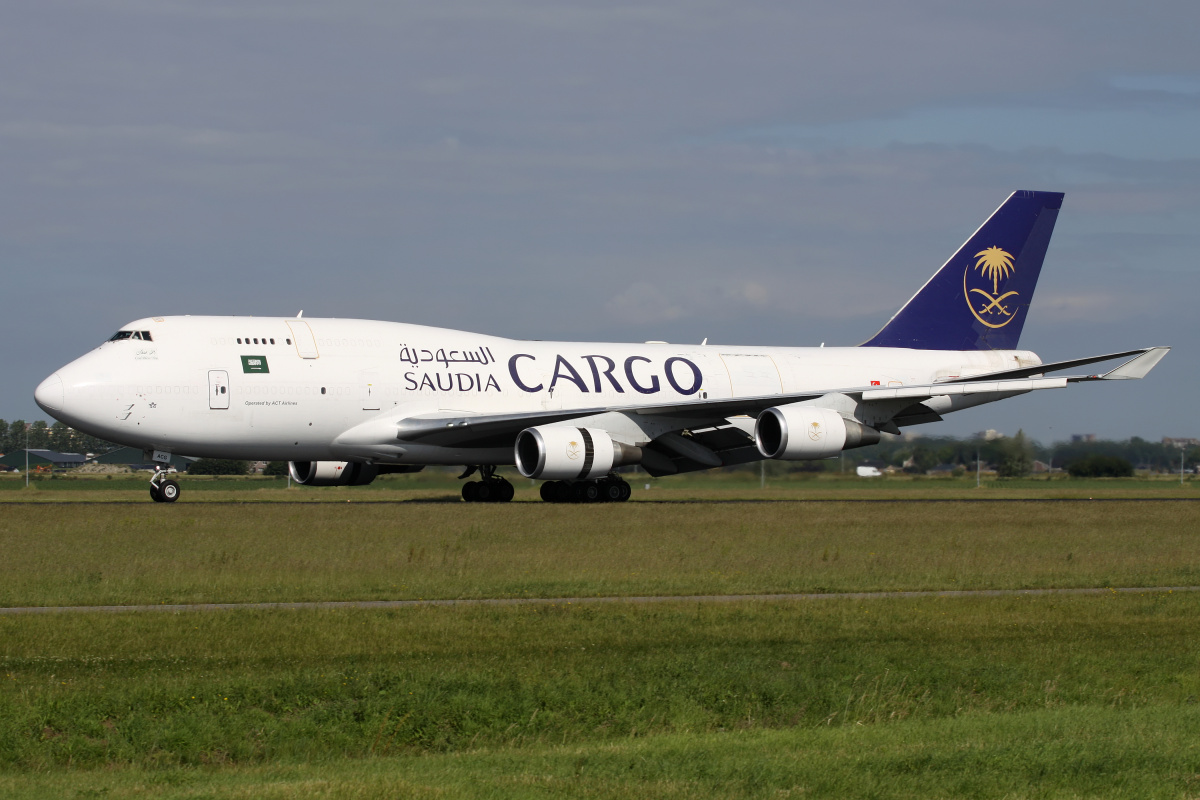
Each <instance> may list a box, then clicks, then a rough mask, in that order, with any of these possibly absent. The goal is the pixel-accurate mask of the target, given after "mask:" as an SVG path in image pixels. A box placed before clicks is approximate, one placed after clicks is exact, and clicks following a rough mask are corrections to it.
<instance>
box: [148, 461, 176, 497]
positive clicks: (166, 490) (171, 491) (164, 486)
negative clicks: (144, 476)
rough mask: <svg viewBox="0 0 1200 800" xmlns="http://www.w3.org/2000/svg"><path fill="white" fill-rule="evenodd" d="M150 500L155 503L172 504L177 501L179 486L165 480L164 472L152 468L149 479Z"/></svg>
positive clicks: (165, 474)
mask: <svg viewBox="0 0 1200 800" xmlns="http://www.w3.org/2000/svg"><path fill="white" fill-rule="evenodd" d="M150 499H151V500H153V501H154V502H156V503H174V502H175V501H176V500H178V499H179V484H178V483H176V482H175V481H172V480H167V473H166V470H162V469H159V468H158V467H155V468H154V475H153V476H151V478H150Z"/></svg>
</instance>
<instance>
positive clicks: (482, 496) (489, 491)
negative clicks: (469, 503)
mask: <svg viewBox="0 0 1200 800" xmlns="http://www.w3.org/2000/svg"><path fill="white" fill-rule="evenodd" d="M495 499H496V487H495V484H494V483H493V482H492V481H480V482H479V483H478V484H476V485H475V502H477V503H490V502H492V501H493V500H495Z"/></svg>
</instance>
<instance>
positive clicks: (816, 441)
mask: <svg viewBox="0 0 1200 800" xmlns="http://www.w3.org/2000/svg"><path fill="white" fill-rule="evenodd" d="M878 441H879V431H877V430H875V429H874V428H871V427H868V426H866V425H863V424H861V423H859V422H856V421H855V420H852V419H844V418H843V417H842V415H841V414H839V413H837V412H836V411H834V410H833V409H829V408H818V407H816V406H806V405H802V404H799V403H790V404H788V405H786V406H775V407H774V408H768V409H767V410H766V411H764V412H762V413H761V414H759V415H758V421H757V422H756V423H755V424H754V442H755V444H757V445H758V452H760V453H762V454H763V456H764V457H765V458H778V459H781V460H784V461H812V460H816V459H820V458H829V457H830V456H832V455H835V454H837V453H840V452H841V451H843V450H849V449H851V448H854V447H863V446H865V445H869V444H875V443H876V442H878Z"/></svg>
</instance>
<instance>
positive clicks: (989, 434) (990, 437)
mask: <svg viewBox="0 0 1200 800" xmlns="http://www.w3.org/2000/svg"><path fill="white" fill-rule="evenodd" d="M975 438H976V439H983V440H984V441H985V442H994V441H996V440H997V439H1003V438H1004V434H1003V433H1001V432H1000V431H997V430H993V429H991V428H988V429H987V430H986V431H979V432H978V433H976V434H975Z"/></svg>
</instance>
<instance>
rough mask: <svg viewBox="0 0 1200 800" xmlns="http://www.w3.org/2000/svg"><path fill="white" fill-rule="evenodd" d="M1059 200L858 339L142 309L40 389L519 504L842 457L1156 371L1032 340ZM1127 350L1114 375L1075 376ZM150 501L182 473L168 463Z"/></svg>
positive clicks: (169, 495) (303, 462) (86, 413)
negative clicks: (634, 333) (649, 338)
mask: <svg viewBox="0 0 1200 800" xmlns="http://www.w3.org/2000/svg"><path fill="white" fill-rule="evenodd" d="M1062 199H1063V195H1062V194H1060V193H1056V192H1034V191H1019V192H1015V193H1013V194H1012V195H1011V196H1010V197H1009V198H1008V199H1007V200H1006V201H1005V202H1004V204H1003V205H1001V206H1000V208H999V209H997V210H996V211H995V212H994V213H993V214H992V215H991V217H989V218H988V220H987V221H986V222H985V223H984V224H983V225H982V226H981V227H980V228H979V230H977V231H976V232H975V233H974V234H972V235H971V237H970V238H969V239H968V240H967V242H966V243H965V244H964V245H963V246H962V247H961V248H959V250H958V251H957V252H956V253H955V254H954V255H953V256H951V257H950V260H949V261H947V262H946V263H945V265H944V266H942V268H941V269H939V270H938V271H937V273H936V274H934V276H933V277H932V278H930V279H929V281H928V282H927V283H926V284H925V285H924V286H923V287H922V288H921V289H920V291H918V292H917V293H916V295H914V296H913V297H912V299H911V300H909V301H908V303H906V304H905V305H904V307H903V308H901V309H900V311H899V312H897V313H896V315H895V316H894V317H892V319H891V320H890V321H889V322H888V323H887V324H886V325H885V326H884V327H883V329H882V330H880V331H879V333H877V334H875V335H874V336H873V337H871V338H870V339H869V340H868V341H866V342H864V343H863V344H861V345H859V346H857V347H818V348H813V347H733V346H727V345H709V344H706V343H704V344H700V345H677V344H666V343H660V342H648V343H645V344H623V343H579V342H533V341H521V340H514V339H505V338H499V337H495V336H486V335H483V334H478V333H468V332H464V331H458V330H449V329H444V328H430V327H425V326H421V325H407V324H404V323H398V322H376V321H368V320H345V319H312V318H305V317H303V316H302V315H298V316H297V317H295V318H279V317H204V316H182V317H179V316H176V317H147V318H145V319H140V320H137V321H135V322H131V323H129V324H128V325H125V326H124V327H122V328H121V329H120V330H119V331H117V333H116V334H114V335H113V336H112V338H111V339H109V340H108V341H107V342H105V343H103V344H101V345H100V346H99V347H98V348H96V349H95V350H93V351H91V352H90V353H87V354H86V355H84V356H82V357H80V358H78V359H76V360H75V361H72V362H71V363H70V364H67V365H66V366H64V367H62V368H60V369H59V370H57V371H56V372H55V373H54V374H53V375H51V376H50V377H49V378H47V379H46V380H45V381H43V382H42V383H41V385H39V386H38V387H37V390H36V392H35V398H36V400H37V403H38V405H39V406H41V407H42V408H43V409H44V410H45V411H46V412H47V413H48V414H51V415H52V416H54V417H55V418H56V419H59V420H62V421H63V422H65V423H66V424H68V425H70V426H72V427H74V428H76V429H78V430H81V431H84V432H86V433H90V434H92V435H94V436H98V437H101V438H103V439H106V440H109V441H112V442H118V443H120V444H123V445H129V446H133V447H138V448H141V449H143V450H144V451H145V452H146V453H147V457H148V458H150V459H153V460H154V461H156V462H160V463H165V462H166V461H168V460H169V458H170V456H171V454H179V455H188V456H202V457H212V458H236V459H263V460H278V461H287V462H290V463H289V469H290V471H291V475H292V477H293V478H294V479H295V480H296V481H298V482H299V483H301V484H304V485H307V486H329V485H362V484H367V483H370V482H371V481H372V480H374V479H375V477H376V476H378V475H380V474H384V473H389V472H415V471H418V470H420V469H422V468H423V467H424V466H426V465H431V464H441V465H464V466H466V468H467V469H465V470H464V473H463V477H464V478H466V477H469V476H471V475H473V474H475V473H478V475H479V477H480V479H479V480H471V481H469V482H468V483H466V484H464V487H463V497H464V499H466V500H468V501H477V502H478V501H500V502H505V501H508V500H511V499H512V497H513V487H512V485H511V484H510V483H509V482H508V481H506V480H504V479H503V478H502V477H499V476H497V475H496V468H497V466H500V465H510V464H513V465H516V467H517V469H518V470H519V471H520V473H521V474H522V475H524V476H526V477H528V478H534V479H539V480H543V481H545V483H543V484H542V490H541V494H542V498H543V499H545V500H548V501H622V500H626V499H628V498H629V494H630V490H629V485H628V484H627V483H626V482H625V481H624V480H623V479H622V478H621V477H620V475H619V474H618V473H617V472H616V469H617V468H618V467H621V466H624V465H631V464H638V465H640V466H641V467H642V468H643V469H645V470H646V472H648V473H650V474H651V475H656V476H657V475H670V474H675V473H681V472H688V471H690V470H700V469H708V468H712V467H720V466H726V465H731V464H742V463H746V462H750V461H757V460H759V459H764V458H775V459H783V460H808V459H823V458H829V457H831V456H833V455H836V454H837V453H839V452H841V451H842V450H847V449H850V448H854V447H861V446H863V445H869V444H873V443H875V442H877V441H879V438H880V434H881V433H883V432H887V433H899V432H900V429H901V428H903V427H905V426H909V425H919V424H924V423H929V422H935V421H938V420H940V419H942V417H944V416H945V415H946V414H949V413H952V412H954V411H959V410H961V409H964V408H970V407H972V406H977V405H981V404H983V403H991V402H993V401H996V400H1003V399H1005V398H1008V397H1014V396H1016V395H1020V394H1024V393H1026V392H1032V391H1040V390H1042V389H1060V388H1063V387H1066V386H1068V385H1070V384H1073V383H1083V382H1088V381H1105V380H1124V379H1134V378H1141V377H1143V376H1145V375H1146V373H1148V372H1149V371H1150V370H1151V368H1153V367H1154V365H1155V364H1157V363H1158V362H1159V360H1161V359H1162V358H1163V357H1164V356H1165V355H1166V354H1167V351H1168V350H1169V348H1167V347H1149V348H1139V349H1131V350H1128V351H1125V352H1120V353H1108V354H1105V355H1098V356H1093V357H1089V358H1080V359H1075V360H1071V361H1062V362H1058V363H1053V364H1043V363H1042V361H1041V359H1040V358H1038V356H1037V355H1036V354H1034V353H1032V352H1030V351H1028V350H1019V349H1017V342H1018V339H1019V338H1020V335H1021V328H1022V326H1023V325H1024V323H1025V317H1026V315H1027V314H1028V312H1029V303H1030V301H1031V300H1032V299H1033V291H1034V287H1035V286H1036V284H1037V279H1038V275H1039V273H1040V272H1041V268H1042V261H1043V259H1044V257H1045V255H1046V249H1047V247H1048V245H1049V243H1050V234H1051V232H1052V231H1053V229H1054V223H1055V220H1056V218H1057V217H1058V212H1059V208H1060V206H1061V204H1062ZM1110 360H1121V363H1119V364H1118V365H1117V366H1116V367H1115V368H1112V369H1110V370H1108V371H1106V372H1103V373H1099V374H1091V373H1088V374H1076V375H1059V373H1062V372H1064V371H1068V370H1074V369H1078V368H1080V367H1085V366H1088V365H1091V364H1097V363H1101V362H1104V361H1110ZM150 495H151V497H152V498H153V499H154V500H156V501H160V502H173V501H174V500H176V499H177V498H178V497H179V485H178V483H176V482H175V481H173V480H170V479H168V478H167V477H166V473H165V471H164V472H161V473H157V474H156V475H155V476H154V478H153V480H152V481H151V486H150Z"/></svg>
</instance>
